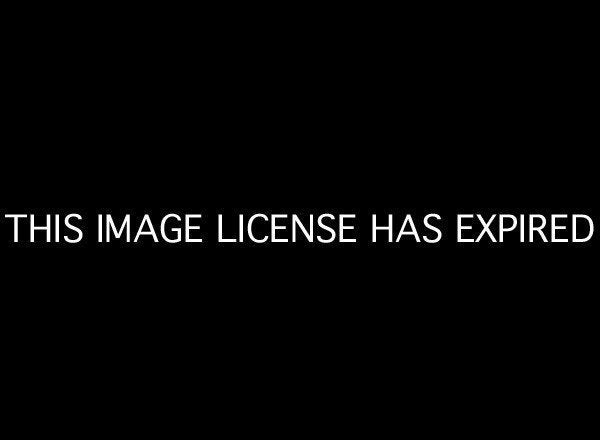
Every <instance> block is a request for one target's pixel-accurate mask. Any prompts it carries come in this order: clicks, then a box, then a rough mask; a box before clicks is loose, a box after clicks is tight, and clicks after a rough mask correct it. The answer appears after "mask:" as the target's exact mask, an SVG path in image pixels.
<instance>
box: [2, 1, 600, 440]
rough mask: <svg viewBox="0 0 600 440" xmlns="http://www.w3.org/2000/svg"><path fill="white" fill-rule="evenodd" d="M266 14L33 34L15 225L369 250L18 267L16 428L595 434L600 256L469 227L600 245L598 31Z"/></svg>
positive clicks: (45, 23)
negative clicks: (553, 228)
mask: <svg viewBox="0 0 600 440" xmlns="http://www.w3.org/2000/svg"><path fill="white" fill-rule="evenodd" d="M52 12H57V11H52ZM153 12H157V11H153ZM163 12H164V11H163ZM247 12H248V14H247V13H246V12H240V11H239V10H237V9H236V11H233V10H232V11H228V12H227V13H225V14H224V15H223V14H221V15H216V14H215V13H214V12H212V11H211V12H207V11H204V12H195V13H193V14H190V15H188V14H186V13H184V12H183V11H180V12H177V13H175V15H173V16H171V15H170V14H169V15H167V14H166V13H165V15H164V16H163V14H162V12H161V14H159V15H160V18H156V16H155V15H152V17H150V16H147V15H146V13H145V12H144V13H141V12H140V11H137V12H136V13H133V14H127V15H126V14H125V13H124V12H122V13H119V14H114V16H112V15H111V16H110V17H107V18H102V19H100V18H99V17H100V15H97V14H100V12H97V13H96V12H95V13H94V14H92V15H85V19H83V18H82V16H78V18H77V19H75V18H74V19H66V22H65V23H63V22H62V21H57V20H50V19H48V16H46V17H45V16H44V14H43V13H41V14H40V16H36V17H35V19H34V18H33V15H36V14H34V13H33V12H32V11H30V12H28V14H26V15H25V16H23V17H24V19H25V20H24V21H19V23H18V24H16V25H15V26H14V29H10V30H8V31H7V39H6V44H5V52H4V55H3V66H4V67H3V70H4V72H3V73H4V74H5V79H4V80H3V85H4V87H3V96H4V99H3V110H4V111H3V124H2V125H3V133H4V136H3V137H4V142H3V156H4V158H3V160H2V173H1V176H2V177H1V179H2V201H1V202H2V205H1V206H2V213H3V214H4V213H5V212H31V213H42V212H43V213H67V212H79V213H83V214H86V215H87V216H89V215H92V214H94V213H96V212H105V211H107V210H110V211H113V212H124V211H131V212H151V213H153V214H155V215H158V214H160V213H163V212H169V211H175V212H179V213H186V212H190V213H202V214H204V215H205V216H206V217H208V218H210V217H211V216H214V215H215V214H216V213H217V212H222V211H229V212H237V211H239V210H243V211H246V212H252V211H256V212H288V213H292V212H294V213H319V212H325V211H328V212H334V213H335V212H356V213H359V215H361V243H360V244H359V245H348V246H342V245H338V246H331V247H326V248H323V247H321V248H317V247H291V246H285V245H283V246H275V245H273V246H268V247H262V248H252V247H244V248H234V249H232V248H227V249H225V248H218V247H216V246H214V245H210V244H207V245H206V246H199V247H175V248H164V247H158V248H154V247H152V246H138V247H129V248H128V247H126V246H124V247H117V248H115V247H111V248H102V247H98V246H95V245H94V244H93V243H88V244H83V245H81V246H76V247H63V246H54V247H53V246H39V247H35V248H31V247H27V246H23V247H20V246H10V245H9V243H8V242H7V240H4V242H3V245H2V254H3V257H5V258H3V263H2V264H3V270H2V273H3V278H4V282H3V284H4V285H5V286H6V287H5V288H3V289H2V291H3V295H2V301H3V303H4V304H3V307H2V311H3V314H4V315H5V319H3V324H4V327H5V331H4V338H3V339H4V341H5V347H6V348H5V355H6V356H5V358H6V362H5V365H7V366H8V367H9V370H10V373H9V374H8V375H7V376H6V382H7V384H8V385H9V386H10V388H11V389H13V388H14V389H15V393H14V394H11V396H14V397H11V404H10V408H11V412H12V413H13V414H15V415H20V416H23V414H31V410H32V409H34V408H35V409H38V410H40V411H39V412H40V413H41V414H45V415H46V417H47V418H45V419H44V420H47V421H46V422H44V423H49V424H52V425H57V426H63V423H67V424H71V423H73V420H74V419H77V420H78V421H83V422H88V423H86V425H87V426H88V427H89V426H99V427H107V426H109V425H112V422H113V421H123V420H128V421H131V420H133V421H134V425H136V426H138V427H148V426H150V427H152V428H153V429H158V426H157V425H160V426H163V427H165V428H166V429H167V430H168V431H171V430H174V429H176V428H180V427H181V426H183V425H184V424H183V422H184V421H191V422H192V423H193V424H201V426H198V427H200V428H202V427H203V426H204V425H203V423H205V420H207V419H208V420H210V421H212V422H213V423H214V422H216V423H217V424H218V425H219V426H221V427H222V429H225V430H230V429H239V428H242V429H251V428H255V427H256V428H261V429H266V428H269V429H273V428H274V427H275V426H276V425H278V424H279V423H281V422H283V423H282V424H283V426H284V427H285V428H286V429H287V430H286V431H282V432H288V431H290V430H291V431H295V430H298V429H306V430H308V432H314V431H313V430H312V429H313V428H312V427H313V426H315V422H317V423H318V422H323V421H328V422H330V423H329V426H330V428H329V429H331V430H332V431H331V432H337V430H340V429H344V428H350V429H357V430H358V429H359V428H363V429H365V430H366V431H365V432H372V431H373V430H375V429H383V428H384V427H386V426H387V425H388V424H389V423H391V424H392V426H395V427H396V428H399V427H400V428H401V427H403V426H407V427H408V425H404V424H403V423H405V422H401V421H402V420H407V419H408V420H410V421H412V422H413V423H416V424H418V425H420V426H421V427H422V428H423V429H426V430H431V429H440V428H441V429H455V428H460V429H465V428H467V427H469V428H471V429H473V428H474V427H475V425H477V424H478V423H481V422H483V425H484V426H485V427H486V428H487V429H488V430H490V429H491V430H497V429H507V430H509V432H512V431H510V430H511V429H512V428H511V427H512V426H514V423H515V422H522V421H525V420H528V421H532V420H533V421H534V423H532V424H531V426H532V428H533V429H540V427H548V426H551V427H553V428H556V429H557V428H558V426H557V425H559V424H560V425H561V426H563V427H566V428H568V429H573V424H572V423H573V419H572V418H571V416H572V415H573V414H576V415H577V417H578V418H579V420H580V421H581V420H583V419H584V418H585V417H586V414H588V411H589V409H586V408H587V405H586V403H585V402H586V396H589V395H590V394H591V393H592V390H593V389H595V388H594V385H593V381H592V375H591V372H592V371H593V369H594V366H595V365H596V364H595V363H594V362H592V359H593V356H592V355H593V348H594V347H593V341H594V339H595V338H596V336H597V327H598V326H597V322H596V320H595V314H596V310H597V304H596V301H595V299H594V297H593V295H594V293H595V290H597V289H596V287H595V284H594V283H593V281H595V279H594V269H595V266H596V262H597V253H596V247H597V238H595V239H594V242H593V243H590V244H587V245H560V244H559V245H552V246H544V245H541V246H522V245H521V246H518V245H515V244H508V245H506V246H486V245H482V246H460V245H458V244H456V243H455V242H454V241H455V240H454V238H455V236H454V225H453V218H454V216H455V215H456V214H457V213H460V212H477V213H487V214H490V213H512V214H518V213H530V212H531V213H545V214H549V213H585V214H588V215H592V216H593V217H594V218H595V220H596V221H597V212H598V211H597V208H596V207H595V205H596V203H595V200H596V199H595V195H594V193H593V188H594V187H595V186H596V184H595V180H596V179H595V178H594V177H595V174H594V161H593V159H592V154H593V152H592V147H593V146H594V145H596V144H597V135H596V133H595V130H594V128H595V121H596V118H597V108H596V107H595V102H596V101H597V85H596V84H595V82H594V81H593V78H595V77H597V69H596V68H595V66H594V65H593V54H594V52H593V49H594V47H593V46H592V44H591V43H592V40H591V39H589V38H590V36H589V35H588V33H591V32H592V29H591V28H589V27H588V26H587V25H586V24H585V23H584V22H583V21H582V19H581V18H580V17H575V18H569V17H567V16H566V15H565V16H563V17H561V19H560V20H559V21H556V19H553V20H550V19H549V18H543V17H542V16H541V15H540V14H539V13H536V14H532V15H527V17H526V18H524V17H525V13H524V11H521V13H520V14H516V15H514V16H513V15H510V14H509V16H506V15H504V14H500V11H496V12H494V13H487V12H483V11H481V13H480V15H477V13H476V12H475V11H469V14H466V11H445V12H441V11H427V12H425V13H420V14H416V13H414V12H412V11H404V12H397V11H395V12H393V13H392V12H385V11H380V12H376V13H374V14H371V13H369V14H367V13H366V11H353V12H354V14H351V15H347V14H346V13H344V14H338V13H332V14H328V15H327V17H326V18H325V14H324V11H321V13H319V14H308V16H307V15H306V14H303V13H301V11H295V12H293V13H284V12H283V11H281V12H280V13H276V12H275V11H272V10H270V11H269V13H268V14H267V13H266V12H265V11H262V12H261V11H255V10H253V11H247ZM305 12H306V11H305ZM338 12H339V11H338ZM446 12H448V13H449V12H453V13H454V15H446ZM538 12H539V11H538ZM69 13H70V14H73V13H74V12H73V11H70V12H69ZM250 13H253V14H251V15H249V14H250ZM75 14H76V13H75ZM278 14H280V15H278ZM470 14H474V15H470ZM184 16H185V18H184ZM69 17H70V15H69ZM102 17H104V15H102ZM257 17H259V18H260V19H259V18H257ZM517 17H518V18H517ZM63 18H65V16H64V15H63ZM375 212H376V213H380V214H387V213H395V214H405V213H413V214H423V213H428V212H438V213H440V214H441V215H443V217H444V219H445V220H446V221H447V225H448V227H447V228H445V229H444V233H445V238H444V241H443V243H441V244H440V245H438V246H420V247H417V246H413V245H411V244H410V243H407V244H406V245H401V246H394V247H377V248H376V247H374V246H371V245H369V244H368V238H369V234H368V229H367V228H366V225H368V223H364V221H365V220H368V218H369V215H370V214H371V213H375ZM363 229H366V232H365V231H363ZM3 233H5V231H3ZM4 237H6V235H4ZM54 411H56V412H58V413H61V414H63V416H62V417H54V416H52V414H53V412H54ZM36 413H38V412H36ZM40 417H41V416H40ZM173 417H174V418H173ZM40 420H41V419H40ZM92 423H93V424H92ZM578 425H579V423H578ZM48 426H50V425H48ZM133 429H139V428H135V427H134V428H133Z"/></svg>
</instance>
